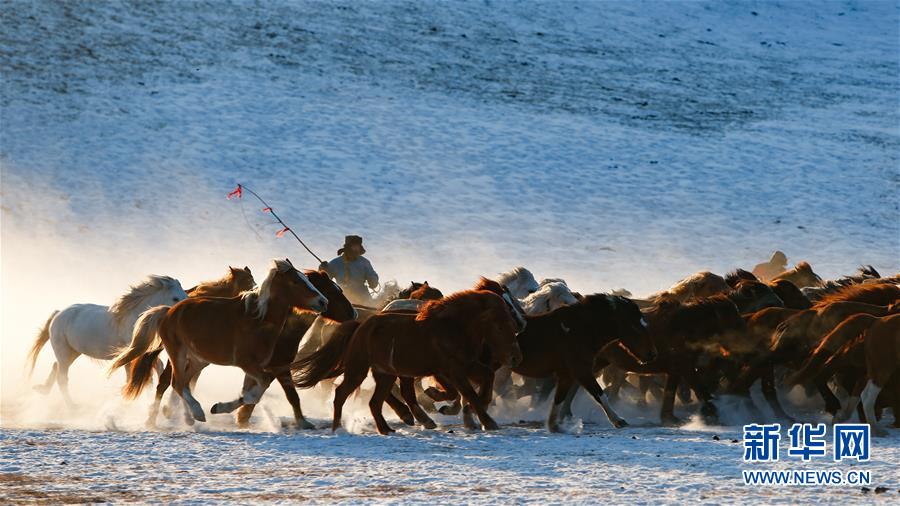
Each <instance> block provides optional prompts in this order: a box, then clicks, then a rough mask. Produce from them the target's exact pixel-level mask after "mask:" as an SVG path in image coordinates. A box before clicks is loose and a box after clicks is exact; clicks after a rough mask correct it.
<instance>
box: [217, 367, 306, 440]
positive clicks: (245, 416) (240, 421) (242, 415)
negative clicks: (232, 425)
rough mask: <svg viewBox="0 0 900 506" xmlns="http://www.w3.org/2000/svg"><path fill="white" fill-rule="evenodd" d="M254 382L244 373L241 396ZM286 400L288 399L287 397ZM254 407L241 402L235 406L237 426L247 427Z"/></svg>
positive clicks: (254, 405)
mask: <svg viewBox="0 0 900 506" xmlns="http://www.w3.org/2000/svg"><path fill="white" fill-rule="evenodd" d="M255 384H256V381H255V380H254V379H253V378H252V377H251V376H250V375H249V374H245V375H244V383H243V385H241V397H243V396H244V394H245V393H247V391H248V390H250V389H251V388H253V385H255ZM288 401H290V399H288ZM213 407H215V406H213ZM254 408H256V404H243V405H241V406H240V407H239V408H237V415H236V416H235V421H236V422H237V425H238V427H247V426H249V425H250V415H252V414H253V409H254Z"/></svg>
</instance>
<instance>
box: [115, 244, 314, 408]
mask: <svg viewBox="0 0 900 506" xmlns="http://www.w3.org/2000/svg"><path fill="white" fill-rule="evenodd" d="M327 307H328V299H326V298H325V296H324V295H322V293H321V292H319V291H318V290H317V289H316V288H315V287H314V286H313V285H312V283H310V281H309V279H308V278H307V277H306V275H304V274H303V273H302V272H300V271H298V270H297V269H295V268H294V266H293V265H292V264H291V262H290V261H289V260H288V259H286V258H285V259H281V260H273V262H272V267H271V268H270V269H269V272H268V274H267V275H266V278H265V280H263V282H262V284H260V285H259V286H258V287H257V288H256V289H254V290H251V291H248V292H244V293H242V294H241V295H239V296H237V297H231V298H227V299H226V298H215V297H197V298H189V299H186V300H183V301H181V302H179V303H177V304H175V305H174V306H160V307H156V308H153V309H151V310H149V311H146V312H144V313H143V314H142V315H141V317H140V319H139V320H138V322H137V324H136V326H135V328H134V333H133V336H132V341H131V345H130V346H129V347H128V348H126V349H124V350H123V351H122V352H121V353H120V355H119V356H118V357H117V358H116V361H115V362H114V364H113V368H115V367H121V366H122V365H125V364H128V363H133V365H134V366H133V367H131V368H129V370H128V383H127V385H126V387H125V389H124V391H123V395H124V396H125V397H126V398H128V397H130V398H134V397H136V396H137V395H138V394H139V393H140V391H141V389H143V387H144V386H145V385H146V384H147V382H148V381H149V379H150V372H149V369H150V368H149V367H147V366H146V364H147V363H148V362H149V361H150V357H153V358H155V356H158V355H159V353H160V352H161V351H162V350H163V349H165V351H166V354H167V355H168V356H169V360H170V361H171V363H172V369H173V371H172V372H173V374H172V387H173V388H174V389H175V392H176V393H177V394H178V395H180V396H181V398H182V401H183V402H184V404H185V407H186V408H187V410H186V414H185V421H186V422H187V423H188V424H189V425H192V424H193V423H194V421H195V420H196V421H200V422H205V421H206V416H205V415H204V413H203V408H202V407H201V406H200V403H199V402H197V400H196V399H195V398H194V396H193V395H192V394H191V389H190V384H191V381H192V380H193V379H194V378H195V377H196V376H197V375H199V374H200V371H202V370H203V369H204V368H205V367H206V366H207V365H209V364H210V363H213V364H217V365H233V366H237V367H240V368H241V369H243V371H244V373H245V374H248V375H250V376H251V377H252V378H253V379H254V381H255V382H256V385H254V386H253V387H252V388H250V389H249V390H248V391H247V392H246V393H244V395H242V396H241V398H239V399H237V400H235V401H233V404H234V408H237V407H240V406H242V405H244V404H256V403H257V402H259V399H260V397H261V396H262V393H263V391H264V390H265V388H266V387H267V386H268V382H267V381H266V380H268V381H271V378H270V377H269V376H268V374H267V373H276V374H277V372H279V371H276V370H270V369H269V368H268V365H267V364H268V362H269V360H270V359H271V357H272V353H273V351H274V349H275V345H276V343H277V340H278V337H279V335H280V334H281V331H282V330H283V329H284V325H285V322H286V321H287V319H288V316H289V315H290V314H291V312H292V310H293V309H299V310H311V311H316V312H320V313H321V312H324V311H325V310H326V309H327ZM160 340H161V341H162V346H160V345H159V341H160ZM151 348H154V349H151ZM147 355H149V357H147ZM139 366H140V367H139ZM157 408H158V404H154V405H153V407H152V408H151V415H150V420H154V419H155V417H156V410H157Z"/></svg>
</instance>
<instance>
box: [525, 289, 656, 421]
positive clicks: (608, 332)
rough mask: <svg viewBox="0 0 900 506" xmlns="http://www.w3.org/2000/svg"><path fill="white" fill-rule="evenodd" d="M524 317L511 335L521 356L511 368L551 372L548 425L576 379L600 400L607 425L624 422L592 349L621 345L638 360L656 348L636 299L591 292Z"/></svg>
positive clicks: (542, 374) (535, 374) (538, 374)
mask: <svg viewBox="0 0 900 506" xmlns="http://www.w3.org/2000/svg"><path fill="white" fill-rule="evenodd" d="M526 322H527V325H526V327H525V330H524V331H523V332H522V333H520V334H519V335H518V337H517V340H518V342H519V347H520V348H521V350H522V357H523V359H522V362H521V363H520V364H519V365H517V366H515V367H512V370H513V372H515V373H517V374H520V375H522V376H525V377H529V378H547V377H555V379H556V394H555V398H554V402H553V406H552V408H551V409H550V413H549V414H548V417H547V428H548V430H550V431H551V432H557V431H558V430H559V419H558V418H559V417H558V415H559V408H560V406H561V405H562V403H563V401H564V400H565V399H566V397H567V395H568V394H569V392H570V390H573V388H572V387H573V386H574V385H576V384H578V385H580V386H581V387H583V388H584V389H585V390H586V391H587V392H588V393H589V394H590V395H591V396H592V397H593V398H594V400H595V401H596V402H597V403H598V404H600V406H601V407H602V408H603V410H604V412H605V413H606V415H607V417H608V418H609V421H610V423H612V424H613V426H615V427H624V426H626V425H627V422H626V421H625V420H624V419H622V418H621V417H620V416H619V415H618V414H616V412H615V411H614V410H613V409H612V406H610V404H609V400H608V398H607V396H606V394H605V393H604V392H603V389H602V388H601V387H600V385H599V384H598V383H597V380H596V378H595V377H594V374H593V364H594V357H596V356H597V354H599V353H600V352H601V351H602V350H604V349H608V348H611V347H618V348H619V349H622V350H623V352H625V353H628V354H629V355H630V356H632V357H633V358H634V360H635V361H637V362H639V363H645V362H648V361H651V360H653V359H654V357H655V355H656V350H655V349H654V347H653V345H652V343H651V341H650V339H649V336H648V334H647V328H646V321H645V320H644V318H643V316H642V315H641V311H640V309H639V308H638V306H637V304H635V303H634V302H632V301H631V300H629V299H626V298H624V297H619V296H615V295H607V294H593V295H588V296H586V297H584V299H583V300H581V301H579V302H578V303H576V304H572V305H568V306H562V307H560V308H557V309H555V310H554V311H551V312H549V313H542V314H538V315H535V316H526Z"/></svg>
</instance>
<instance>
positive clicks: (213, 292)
mask: <svg viewBox="0 0 900 506" xmlns="http://www.w3.org/2000/svg"><path fill="white" fill-rule="evenodd" d="M255 284H256V282H255V281H254V280H253V274H252V273H251V272H250V268H249V267H246V266H244V268H243V269H240V268H237V267H229V268H228V273H227V274H225V277H223V278H222V279H217V280H214V281H204V282H202V283H200V284H198V285H197V286H195V287H193V288H188V289H187V290H185V292H187V294H188V297H234V296H235V295H237V294H239V293H241V292H243V291H246V290H250V289H252V288H253V285H255Z"/></svg>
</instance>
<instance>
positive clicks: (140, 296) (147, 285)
mask: <svg viewBox="0 0 900 506" xmlns="http://www.w3.org/2000/svg"><path fill="white" fill-rule="evenodd" d="M185 298H187V294H186V293H185V292H184V290H183V289H182V288H181V283H179V282H178V281H177V280H175V279H173V278H170V277H168V276H149V277H148V278H147V279H146V280H145V281H143V282H142V283H140V284H138V285H135V286H132V287H131V290H130V291H129V292H128V293H126V294H125V295H123V296H121V297H119V299H118V300H116V302H115V303H113V305H112V306H108V307H107V306H99V305H97V304H74V305H71V306H69V307H67V308H65V309H63V310H62V311H56V312H54V313H53V314H52V315H50V318H48V319H47V323H45V324H44V327H43V328H42V329H41V332H40V334H38V337H37V339H36V340H35V342H34V345H33V346H32V347H31V352H30V353H29V358H28V360H29V362H28V364H29V374H30V373H31V371H32V370H33V369H34V364H35V361H37V357H38V354H39V353H40V351H41V348H42V347H43V346H44V344H46V343H47V341H50V344H51V345H52V346H53V353H54V355H56V362H54V364H53V369H52V370H51V371H50V376H49V377H48V378H47V381H46V382H45V383H44V384H43V385H41V386H38V387H35V389H36V390H38V391H39V392H41V393H47V392H48V391H49V390H50V388H51V387H52V386H53V382H54V381H55V382H56V383H57V384H58V385H59V390H60V392H62V395H63V398H64V399H65V401H66V403H67V404H69V405H70V406H71V405H72V398H71V397H70V396H69V367H70V366H71V365H72V362H74V361H75V359H76V358H78V356H79V355H87V356H89V357H91V358H96V359H99V360H110V359H112V358H114V357H115V356H116V353H117V352H118V350H119V349H120V348H121V347H123V346H126V345H128V342H129V341H130V340H131V332H132V328H133V327H134V323H135V321H137V319H138V316H139V315H140V314H141V312H143V311H145V310H146V309H149V308H151V307H153V306H158V305H160V304H171V303H174V302H178V301H180V300H183V299H185Z"/></svg>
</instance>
